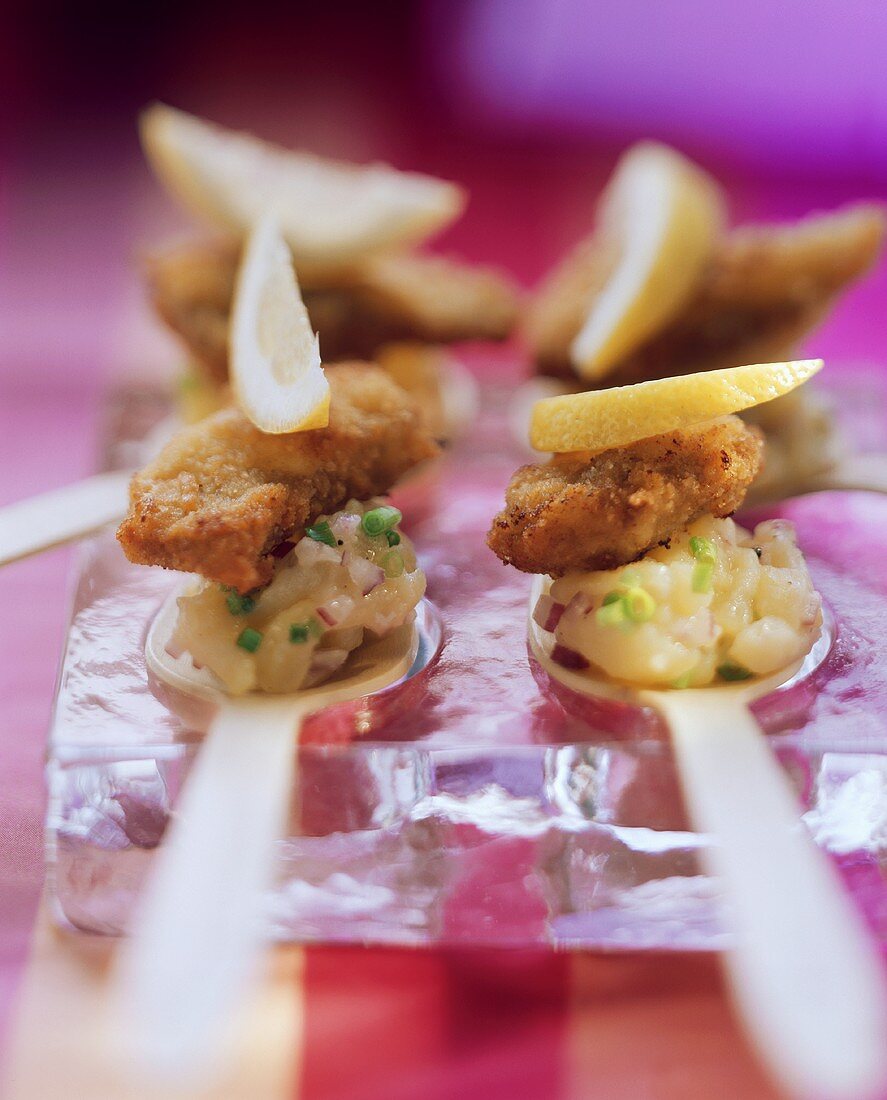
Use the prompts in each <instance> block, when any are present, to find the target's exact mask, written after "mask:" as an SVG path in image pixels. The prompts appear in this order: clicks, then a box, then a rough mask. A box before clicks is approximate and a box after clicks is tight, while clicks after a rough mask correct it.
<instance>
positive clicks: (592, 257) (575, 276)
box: [526, 205, 885, 389]
mask: <svg viewBox="0 0 887 1100" xmlns="http://www.w3.org/2000/svg"><path fill="white" fill-rule="evenodd" d="M884 232H885V217H884V211H883V209H882V208H881V207H879V206H872V205H858V206H852V207H848V208H847V209H846V210H841V211H837V212H836V213H832V214H820V215H815V216H812V217H808V218H805V219H803V220H801V221H799V222H796V223H794V224H791V225H785V226H776V225H760V226H748V227H743V228H740V229H735V230H733V231H732V232H730V233H728V234H727V235H726V236H725V237H724V240H723V242H722V244H721V246H720V248H719V250H718V252H717V254H716V256H715V258H714V260H713V262H712V264H711V265H710V267H709V269H708V271H707V272H706V274H705V275H704V277H703V278H702V280H701V282H700V284H699V286H698V288H697V290H696V292H695V294H694V295H693V297H692V298H691V299H690V301H689V302H688V304H687V306H686V307H685V309H684V310H682V311H681V313H680V314H679V315H678V316H677V317H676V318H674V319H673V320H672V321H671V322H669V323H668V324H667V325H666V326H665V327H664V328H663V329H662V330H661V331H660V332H658V333H657V334H656V335H654V336H652V337H651V338H650V339H649V340H648V341H647V342H646V343H645V344H644V345H642V346H641V347H640V348H638V350H637V351H636V352H635V353H634V354H633V355H630V356H629V357H627V358H626V359H625V360H624V361H623V362H621V363H620V364H618V365H617V366H616V367H615V369H614V370H613V371H611V372H610V373H609V374H608V375H607V376H606V378H605V379H602V380H601V385H606V386H622V385H628V384H631V383H633V382H640V381H645V380H647V379H650V378H665V377H669V376H672V375H675V374H690V373H696V372H698V371H705V370H716V369H718V368H721V367H733V366H737V365H738V364H740V363H766V362H771V361H776V360H781V359H786V358H789V357H790V353H791V350H792V348H794V347H795V345H796V344H797V343H798V342H799V341H800V340H801V339H802V338H803V337H804V336H805V335H806V334H807V333H808V332H810V330H811V329H813V328H814V327H815V326H816V325H817V324H818V323H819V322H820V321H821V320H822V319H823V317H824V316H825V314H826V313H827V311H828V309H829V308H830V306H831V305H832V303H833V302H834V300H835V298H836V297H837V295H838V294H839V293H840V292H841V290H843V289H844V287H846V286H847V285H848V284H849V283H851V282H853V280H854V279H857V278H859V277H860V276H861V275H863V274H864V273H865V272H866V271H867V270H868V269H869V268H870V267H871V266H872V264H873V263H874V262H875V260H876V259H877V257H878V255H879V253H880V251H881V246H882V244H883V240H884ZM615 259H616V257H615V256H614V253H613V242H612V241H611V240H609V239H607V238H606V237H604V236H601V238H600V239H599V238H598V237H597V236H595V235H593V236H592V237H591V238H589V239H588V240H586V241H584V242H583V243H582V244H580V245H579V247H578V248H577V249H576V250H575V251H574V253H573V254H572V255H571V256H570V257H568V258H567V260H566V261H565V262H564V263H563V264H562V265H561V266H560V267H559V268H558V269H557V270H556V271H555V272H554V273H553V274H552V275H551V276H550V277H549V278H548V280H547V281H546V283H545V284H544V285H543V286H542V288H541V290H540V291H539V293H538V294H537V296H536V298H535V301H534V302H533V304H532V305H531V307H530V310H529V313H528V319H527V324H526V336H527V339H528V341H529V343H530V346H531V348H532V350H533V354H534V357H535V360H536V365H537V369H538V371H539V373H541V374H553V375H556V376H559V377H564V378H568V379H574V380H577V379H576V374H575V372H574V370H573V367H572V364H571V362H570V354H569V349H570V344H571V342H572V340H573V338H574V337H575V336H576V334H577V333H578V332H579V329H580V328H581V326H582V324H583V321H584V319H585V316H586V314H587V312H588V308H589V303H590V301H591V300H592V299H593V297H594V296H595V295H596V294H598V293H599V292H600V291H601V290H602V289H603V287H604V285H605V284H606V282H607V279H608V278H609V275H610V272H611V271H612V270H613V268H614V266H615ZM578 385H579V382H578V380H577V386H578ZM581 388H583V389H584V388H587V387H586V386H584V385H582V387H581Z"/></svg>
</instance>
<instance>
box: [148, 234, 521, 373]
mask: <svg viewBox="0 0 887 1100" xmlns="http://www.w3.org/2000/svg"><path fill="white" fill-rule="evenodd" d="M239 260H240V248H239V246H238V245H235V244H230V243H229V244H225V243H216V244H195V245H190V246H187V247H184V248H180V249H177V250H174V251H172V252H168V253H165V254H163V255H159V256H155V257H154V258H153V259H151V260H150V261H149V262H148V267H147V274H148V284H149V287H150V291H151V297H152V300H153V302H154V306H155V308H156V309H157V312H158V313H159V314H160V316H161V317H162V318H163V319H164V321H166V323H167V324H168V325H169V327H170V328H171V329H172V330H173V331H174V332H175V333H176V334H177V335H178V336H180V337H181V339H182V340H183V341H184V342H185V344H186V345H187V347H188V349H189V351H190V352H191V354H192V355H193V356H194V358H195V359H196V360H197V361H198V362H199V363H200V364H201V365H203V366H204V367H205V369H206V370H207V371H208V372H209V373H210V374H211V376H212V377H213V378H215V379H216V380H217V381H219V382H223V381H225V379H226V378H227V376H228V314H229V312H230V309H231V301H232V298H233V296H234V283H235V278H236V274H237V265H238V263H239ZM300 282H301V290H302V296H303V298H304V301H305V306H306V307H307V309H308V315H309V317H310V318H311V323H312V325H313V326H314V329H315V330H316V331H317V332H318V333H319V334H320V348H321V353H322V355H323V359H324V362H328V363H329V362H335V361H337V360H343V359H371V358H372V357H373V356H374V355H375V353H376V352H377V351H378V349H379V348H380V347H382V346H383V345H384V344H389V343H393V342H397V341H419V342H422V343H433V344H448V343H455V342H457V341H461V340H501V339H504V338H505V337H506V336H508V334H509V333H510V332H511V329H512V328H513V326H514V323H515V319H516V316H517V307H518V295H517V291H516V289H515V287H514V285H513V284H512V283H511V282H510V281H509V280H508V279H506V278H505V277H504V276H503V275H500V274H499V273H498V272H496V271H493V270H491V269H489V268H482V267H469V266H467V265H464V264H459V263H456V262H455V261H453V260H447V259H443V258H441V257H437V256H409V255H390V256H379V257H376V258H374V259H372V260H369V261H367V262H365V263H364V264H362V265H361V266H360V267H359V268H355V269H354V270H353V271H351V272H348V273H343V274H341V275H340V276H338V277H337V281H336V283H335V284H330V283H324V284H318V283H317V282H316V281H315V282H312V280H311V278H310V276H309V277H307V278H305V279H304V280H301V279H300Z"/></svg>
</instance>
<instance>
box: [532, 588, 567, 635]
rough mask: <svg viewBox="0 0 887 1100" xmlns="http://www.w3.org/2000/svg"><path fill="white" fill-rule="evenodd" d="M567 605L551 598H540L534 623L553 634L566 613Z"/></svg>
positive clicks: (537, 602) (534, 614) (534, 613)
mask: <svg viewBox="0 0 887 1100" xmlns="http://www.w3.org/2000/svg"><path fill="white" fill-rule="evenodd" d="M566 609H567V608H566V605H565V604H562V603H558V602H557V600H554V599H552V598H551V596H540V597H539V599H538V600H537V601H536V608H535V610H534V611H533V622H534V623H536V625H537V626H540V627H542V629H543V630H547V631H548V632H549V633H553V632H554V630H555V628H556V627H557V624H558V623H559V622H560V621H561V615H563V613H564V612H565V611H566Z"/></svg>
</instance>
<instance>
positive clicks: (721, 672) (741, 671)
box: [718, 661, 754, 682]
mask: <svg viewBox="0 0 887 1100" xmlns="http://www.w3.org/2000/svg"><path fill="white" fill-rule="evenodd" d="M718 676H720V678H721V679H722V680H729V681H731V682H733V681H736V680H750V679H751V678H752V676H754V673H753V672H749V670H748V669H747V668H745V667H744V666H743V665H738V664H736V662H735V661H725V662H724V663H723V664H722V665H718Z"/></svg>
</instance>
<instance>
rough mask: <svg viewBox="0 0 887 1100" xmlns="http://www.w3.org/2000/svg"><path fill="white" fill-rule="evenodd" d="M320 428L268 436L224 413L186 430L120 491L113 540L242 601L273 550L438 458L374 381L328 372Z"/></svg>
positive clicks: (399, 400)
mask: <svg viewBox="0 0 887 1100" xmlns="http://www.w3.org/2000/svg"><path fill="white" fill-rule="evenodd" d="M328 377H329V382H330V389H331V403H330V422H329V425H328V426H327V427H326V428H319V429H316V430H314V431H307V432H294V433H292V434H289V435H266V434H265V433H263V432H260V431H259V430H258V428H256V427H254V426H253V425H252V424H251V423H250V422H249V421H248V420H247V419H246V417H244V416H243V414H242V413H240V412H239V411H237V410H235V409H226V410H223V411H222V412H219V413H216V414H215V415H213V416H211V417H208V418H207V419H206V420H203V421H201V422H200V423H199V424H195V425H193V426H192V427H190V428H186V429H185V430H184V431H183V432H182V433H181V434H180V435H178V436H177V437H176V438H175V439H174V440H172V442H170V443H169V444H168V445H167V446H166V447H165V448H164V450H163V451H162V452H161V454H160V455H159V456H158V457H157V458H156V459H154V461H153V462H151V463H150V464H149V465H148V466H146V467H145V469H144V470H142V472H141V473H139V474H136V476H135V477H134V478H133V480H132V485H131V488H130V511H129V515H128V516H127V518H126V519H125V520H124V521H123V523H122V524H121V525H120V529H119V530H118V532H117V537H118V539H119V540H120V543H121V545H122V546H123V549H124V551H125V553H126V556H127V557H128V558H129V559H130V561H133V562H138V563H140V564H142V565H162V566H164V567H165V568H167V569H181V570H184V571H185V572H189V573H200V574H201V575H202V576H204V577H207V578H208V579H209V580H213V581H218V582H219V583H220V584H228V585H231V586H233V587H234V588H236V589H238V590H239V591H241V592H248V591H249V590H250V589H253V588H255V587H257V586H258V585H261V584H264V583H265V582H266V581H268V580H270V578H271V574H272V569H273V560H274V559H273V557H272V556H271V551H272V550H273V549H274V548H275V547H276V546H277V545H279V543H281V542H282V541H284V540H285V539H288V538H290V537H299V536H301V534H302V533H303V532H304V529H305V527H306V526H308V525H310V524H311V523H312V522H313V520H315V519H316V518H317V517H318V516H319V515H322V514H324V513H328V512H334V511H336V510H337V509H338V508H341V507H342V505H344V504H345V503H346V502H347V501H348V500H350V499H351V498H356V499H357V500H367V499H369V498H371V497H374V496H377V495H379V494H381V493H385V492H387V491H388V490H389V489H390V488H391V487H392V485H394V483H395V482H396V481H397V480H398V479H399V478H400V477H401V476H402V475H403V474H405V473H406V472H407V471H408V470H410V469H411V468H412V467H413V466H415V465H417V464H418V463H420V462H422V461H424V460H425V459H428V458H432V457H433V456H434V455H435V454H437V446H436V444H435V443H434V441H433V439H432V438H431V436H430V435H429V433H428V431H427V430H426V428H425V427H424V424H423V421H422V418H421V415H420V413H419V411H418V410H417V408H416V406H415V404H414V403H413V401H412V400H411V399H410V398H409V397H408V396H407V395H406V394H405V393H404V391H403V390H402V389H401V388H400V387H399V386H397V385H396V384H395V383H394V382H393V381H392V380H391V379H390V378H389V377H388V375H386V374H385V372H384V371H382V370H381V369H379V368H378V367H373V366H370V365H369V364H362V363H361V364H342V365H340V366H336V367H332V368H330V370H329V371H328Z"/></svg>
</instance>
